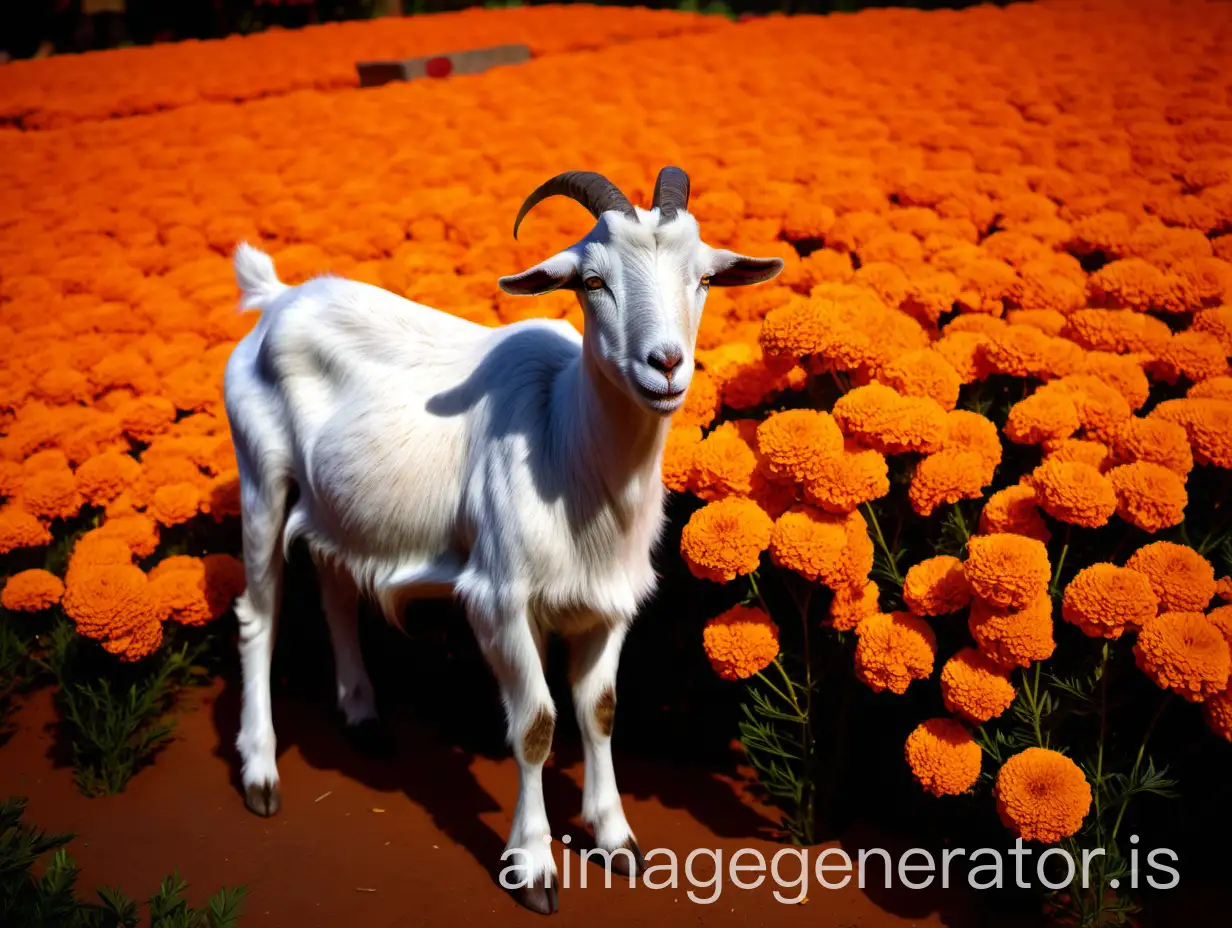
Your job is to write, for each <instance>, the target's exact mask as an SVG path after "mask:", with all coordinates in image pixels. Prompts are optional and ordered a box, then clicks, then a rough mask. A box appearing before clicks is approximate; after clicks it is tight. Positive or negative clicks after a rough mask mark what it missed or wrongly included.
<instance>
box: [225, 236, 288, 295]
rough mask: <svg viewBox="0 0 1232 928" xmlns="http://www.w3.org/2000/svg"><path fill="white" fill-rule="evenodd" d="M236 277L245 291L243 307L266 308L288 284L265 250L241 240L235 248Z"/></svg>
mask: <svg viewBox="0 0 1232 928" xmlns="http://www.w3.org/2000/svg"><path fill="white" fill-rule="evenodd" d="M235 279H236V282H237V283H239V285H240V289H241V290H242V291H243V292H244V296H243V299H241V300H240V307H241V308H242V309H264V308H265V307H266V306H267V305H269V304H270V303H271V302H272V301H273V300H274V299H275V298H276V297H277V296H278V295H279V294H280V293H282V292H283V291H284V290H286V289H287V285H286V284H284V283H283V282H282V281H281V280H279V279H278V272H277V271H275V270H274V262H273V260H272V259H271V258H270V256H269V255H267V254H266V253H265V252H263V251H261V250H260V249H257V248H253V247H252V246H251V245H249V244H248V243H247V242H240V243H239V245H237V246H236V248H235Z"/></svg>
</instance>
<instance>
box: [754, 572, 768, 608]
mask: <svg viewBox="0 0 1232 928" xmlns="http://www.w3.org/2000/svg"><path fill="white" fill-rule="evenodd" d="M749 587H750V588H751V589H752V590H753V595H754V596H756V597H757V601H758V603H760V604H761V609H762V612H764V613H765V614H766V615H769V614H770V607H769V606H767V605H766V600H765V598H764V597H763V596H762V595H761V590H760V589H759V588H758V586H757V571H753V572H752V573H751V574H749Z"/></svg>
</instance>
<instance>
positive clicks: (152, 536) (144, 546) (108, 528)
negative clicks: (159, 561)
mask: <svg viewBox="0 0 1232 928" xmlns="http://www.w3.org/2000/svg"><path fill="white" fill-rule="evenodd" d="M97 531H98V532H100V533H101V534H102V536H103V537H105V538H118V539H119V540H120V541H122V542H124V543H125V544H126V545H128V547H129V549H130V550H131V551H132V552H133V554H135V555H137V557H149V556H150V555H151V554H153V553H154V550H155V549H156V548H157V547H158V525H157V524H156V523H155V522H154V520H153V519H151V518H149V517H148V516H144V515H131V516H120V517H119V518H113V519H108V520H107V521H106V522H104V523H103V524H102V526H101V527H100V528H98V529H97Z"/></svg>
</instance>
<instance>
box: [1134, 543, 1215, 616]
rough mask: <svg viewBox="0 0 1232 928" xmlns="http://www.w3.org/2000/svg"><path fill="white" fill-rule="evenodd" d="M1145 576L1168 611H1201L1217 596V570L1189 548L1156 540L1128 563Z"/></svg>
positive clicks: (1160, 602) (1135, 553) (1162, 607)
mask: <svg viewBox="0 0 1232 928" xmlns="http://www.w3.org/2000/svg"><path fill="white" fill-rule="evenodd" d="M1125 566H1126V567H1128V568H1129V569H1130V570H1136V571H1138V573H1140V574H1143V575H1144V576H1145V577H1146V578H1147V580H1149V581H1150V582H1151V589H1153V590H1154V591H1155V595H1156V596H1158V597H1159V606H1160V608H1161V609H1163V610H1164V611H1166V612H1201V611H1202V610H1204V609H1205V608H1206V606H1207V604H1208V603H1209V602H1210V601H1211V597H1212V596H1214V595H1215V568H1214V567H1212V566H1211V562H1210V561H1208V560H1207V559H1206V558H1204V557H1203V556H1202V555H1201V554H1199V553H1198V552H1197V551H1195V550H1194V549H1193V548H1191V547H1189V546H1188V545H1178V544H1173V543H1172V542H1170V541H1156V542H1152V543H1151V544H1149V545H1143V546H1142V547H1141V548H1139V549H1138V550H1137V551H1135V552H1134V553H1133V554H1132V555H1131V556H1130V558H1129V560H1128V561H1126V562H1125Z"/></svg>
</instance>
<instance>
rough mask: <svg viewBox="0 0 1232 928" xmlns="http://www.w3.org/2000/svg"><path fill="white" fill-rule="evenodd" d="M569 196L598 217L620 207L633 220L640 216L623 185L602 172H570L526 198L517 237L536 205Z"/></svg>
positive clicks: (515, 227)
mask: <svg viewBox="0 0 1232 928" xmlns="http://www.w3.org/2000/svg"><path fill="white" fill-rule="evenodd" d="M555 196H562V197H569V198H570V199H572V200H577V201H578V202H579V203H581V204H582V205H583V206H585V207H586V208H587V209H588V210H590V213H591V215H592V216H594V217H595V218H596V219H598V218H599V217H600V216H602V215H603V214H604V213H606V212H607V211H608V210H613V209H614V210H617V211H618V212H621V213H624V214H625V215H626V216H628V217H629V218H630V219H633V218H635V217H636V216H637V213H636V212H635V211H634V209H633V204H632V203H630V202H629V198H628V197H626V196H625V195H624V194H623V193H621V192H620V188H619V187H617V186H616V185H615V184H613V183H612V182H611V181H610V180H608V179H607V178H606V177H604V176H603V175H602V174H596V173H595V172H594V171H566V172H565V173H564V174H557V175H556V176H555V177H553V178H552V179H551V180H549V181H545V182H544V183H543V184H541V185H540V186H539V189H537V190H536V191H535V192H534V193H532V194H531V195H530V196H528V197H527V198H526V202H525V203H523V204H522V208H521V209H520V210H518V218H517V219H515V220H514V221H513V237H514V238H517V237H518V227H519V226H520V225H521V224H522V220H523V219H525V218H526V214H527V213H529V212H530V211H531V210H532V209H534V207H535V206H536V205H538V204H539V203H541V202H543V201H544V200H546V199H547V198H548V197H555Z"/></svg>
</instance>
